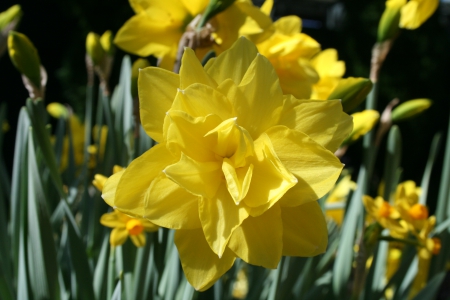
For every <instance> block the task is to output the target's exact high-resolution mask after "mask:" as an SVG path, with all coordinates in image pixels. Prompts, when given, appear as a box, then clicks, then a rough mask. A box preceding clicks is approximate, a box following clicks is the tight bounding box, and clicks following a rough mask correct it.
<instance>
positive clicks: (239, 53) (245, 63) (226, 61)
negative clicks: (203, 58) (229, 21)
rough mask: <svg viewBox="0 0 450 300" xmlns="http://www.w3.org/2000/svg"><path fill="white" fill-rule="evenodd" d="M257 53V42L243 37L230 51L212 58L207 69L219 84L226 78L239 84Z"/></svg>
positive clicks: (206, 66)
mask: <svg viewBox="0 0 450 300" xmlns="http://www.w3.org/2000/svg"><path fill="white" fill-rule="evenodd" d="M257 54H258V50H256V46H255V44H253V43H252V42H250V41H249V40H248V39H246V38H244V37H241V38H239V39H238V40H237V41H236V42H235V43H234V44H233V46H232V47H231V48H230V49H229V50H228V51H226V52H224V53H223V54H222V55H219V56H218V57H216V58H215V59H210V60H209V61H208V63H207V64H206V65H205V70H206V72H207V73H208V74H209V75H210V76H211V77H212V78H214V80H215V81H216V82H217V83H218V84H219V85H220V84H221V83H222V82H223V81H225V80H226V79H231V80H233V82H234V83H235V84H236V85H239V84H240V83H241V81H242V78H243V77H244V75H245V73H246V72H247V69H248V68H249V66H250V65H251V63H252V61H253V60H254V59H255V57H256V55H257Z"/></svg>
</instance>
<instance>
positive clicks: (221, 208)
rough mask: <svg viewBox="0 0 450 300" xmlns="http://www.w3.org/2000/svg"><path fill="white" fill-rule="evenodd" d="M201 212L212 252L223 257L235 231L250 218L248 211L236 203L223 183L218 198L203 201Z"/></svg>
mask: <svg viewBox="0 0 450 300" xmlns="http://www.w3.org/2000/svg"><path fill="white" fill-rule="evenodd" d="M199 212H200V220H201V222H202V227H203V232H204V233H205V237H206V240H207V241H208V244H209V246H210V247H211V249H212V251H214V253H216V254H217V255H218V256H219V257H221V256H222V255H223V253H224V251H225V249H226V246H227V243H228V240H229V239H230V236H231V234H232V233H233V231H234V230H235V229H236V227H238V226H239V225H240V224H242V222H243V221H244V220H245V218H247V217H248V209H247V207H245V205H243V204H241V205H236V204H235V203H234V201H233V199H232V198H231V196H230V194H229V193H228V190H227V188H226V185H225V184H224V183H223V184H222V185H221V186H220V188H219V190H218V191H217V195H216V197H214V198H213V199H204V198H203V199H201V201H200V205H199Z"/></svg>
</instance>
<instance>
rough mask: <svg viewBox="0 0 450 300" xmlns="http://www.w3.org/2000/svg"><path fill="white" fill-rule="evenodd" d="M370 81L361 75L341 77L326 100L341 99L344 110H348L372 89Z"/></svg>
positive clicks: (356, 105)
mask: <svg viewBox="0 0 450 300" xmlns="http://www.w3.org/2000/svg"><path fill="white" fill-rule="evenodd" d="M372 86H373V84H372V81H370V79H367V78H362V77H356V78H355V77H349V78H343V79H341V80H340V81H339V83H338V85H337V87H336V88H335V89H334V90H333V91H332V92H331V94H330V96H328V100H332V99H341V100H342V107H343V109H344V111H345V112H350V111H352V110H354V109H355V108H357V107H358V105H359V104H361V102H363V101H364V99H366V97H367V95H368V94H369V92H370V90H371V89H372Z"/></svg>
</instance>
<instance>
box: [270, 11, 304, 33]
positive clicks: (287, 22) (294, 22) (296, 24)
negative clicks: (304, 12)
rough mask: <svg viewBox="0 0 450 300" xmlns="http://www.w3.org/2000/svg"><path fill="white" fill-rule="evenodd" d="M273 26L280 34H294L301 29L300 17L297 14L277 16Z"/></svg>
mask: <svg viewBox="0 0 450 300" xmlns="http://www.w3.org/2000/svg"><path fill="white" fill-rule="evenodd" d="M274 26H275V29H276V30H277V31H278V32H279V33H281V34H285V35H294V34H297V33H299V32H301V31H302V19H300V18H299V17H297V16H286V17H282V18H279V19H278V20H277V21H276V22H275V23H274Z"/></svg>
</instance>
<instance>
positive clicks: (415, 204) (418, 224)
mask: <svg viewBox="0 0 450 300" xmlns="http://www.w3.org/2000/svg"><path fill="white" fill-rule="evenodd" d="M420 193H421V189H420V187H417V186H416V183H415V182H414V181H412V180H408V181H405V182H402V183H400V184H399V185H398V186H397V190H396V193H395V206H396V208H397V209H398V211H399V213H400V215H401V217H402V219H403V220H405V221H406V223H407V224H408V226H409V227H410V230H411V231H413V233H414V232H415V231H419V230H421V229H422V228H423V226H424V225H426V220H427V219H428V209H427V207H426V206H424V205H422V204H420V203H419V196H420Z"/></svg>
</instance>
